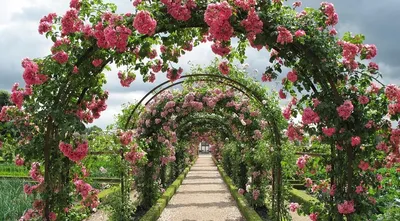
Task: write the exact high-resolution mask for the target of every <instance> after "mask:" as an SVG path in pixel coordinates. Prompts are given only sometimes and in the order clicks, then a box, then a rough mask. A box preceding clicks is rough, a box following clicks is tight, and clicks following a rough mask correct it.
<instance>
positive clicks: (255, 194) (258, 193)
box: [253, 189, 260, 200]
mask: <svg viewBox="0 0 400 221" xmlns="http://www.w3.org/2000/svg"><path fill="white" fill-rule="evenodd" d="M259 196H260V190H258V189H254V190H253V199H254V200H257V199H258V197H259Z"/></svg>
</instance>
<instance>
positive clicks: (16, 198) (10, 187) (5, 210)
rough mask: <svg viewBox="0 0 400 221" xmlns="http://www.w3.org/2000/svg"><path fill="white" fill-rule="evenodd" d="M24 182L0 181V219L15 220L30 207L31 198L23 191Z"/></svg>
mask: <svg viewBox="0 0 400 221" xmlns="http://www.w3.org/2000/svg"><path fill="white" fill-rule="evenodd" d="M23 184H24V181H21V180H3V179H0V196H1V200H0V211H1V212H0V219H1V220H17V219H19V218H20V217H21V215H22V214H23V213H24V211H26V210H27V209H29V208H30V207H31V204H32V202H33V198H34V197H33V196H27V195H26V194H25V193H24V190H23Z"/></svg>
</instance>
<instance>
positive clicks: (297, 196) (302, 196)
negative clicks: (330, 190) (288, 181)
mask: <svg viewBox="0 0 400 221" xmlns="http://www.w3.org/2000/svg"><path fill="white" fill-rule="evenodd" d="M289 194H290V200H291V201H293V202H296V203H299V204H300V205H301V208H302V210H303V211H304V212H306V213H310V208H311V207H312V206H313V205H314V204H315V203H318V202H319V201H318V199H316V198H314V197H312V196H310V195H308V194H307V193H306V192H304V191H301V190H297V189H291V190H289Z"/></svg>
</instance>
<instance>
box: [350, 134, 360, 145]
mask: <svg viewBox="0 0 400 221" xmlns="http://www.w3.org/2000/svg"><path fill="white" fill-rule="evenodd" d="M360 143H361V138H360V137H359V136H355V137H352V138H351V146H353V147H355V146H358V145H360Z"/></svg>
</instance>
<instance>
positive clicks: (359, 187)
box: [356, 185, 364, 194]
mask: <svg viewBox="0 0 400 221" xmlns="http://www.w3.org/2000/svg"><path fill="white" fill-rule="evenodd" d="M362 192H364V188H363V187H362V186H361V185H358V186H356V193H357V194H360V193H362Z"/></svg>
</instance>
